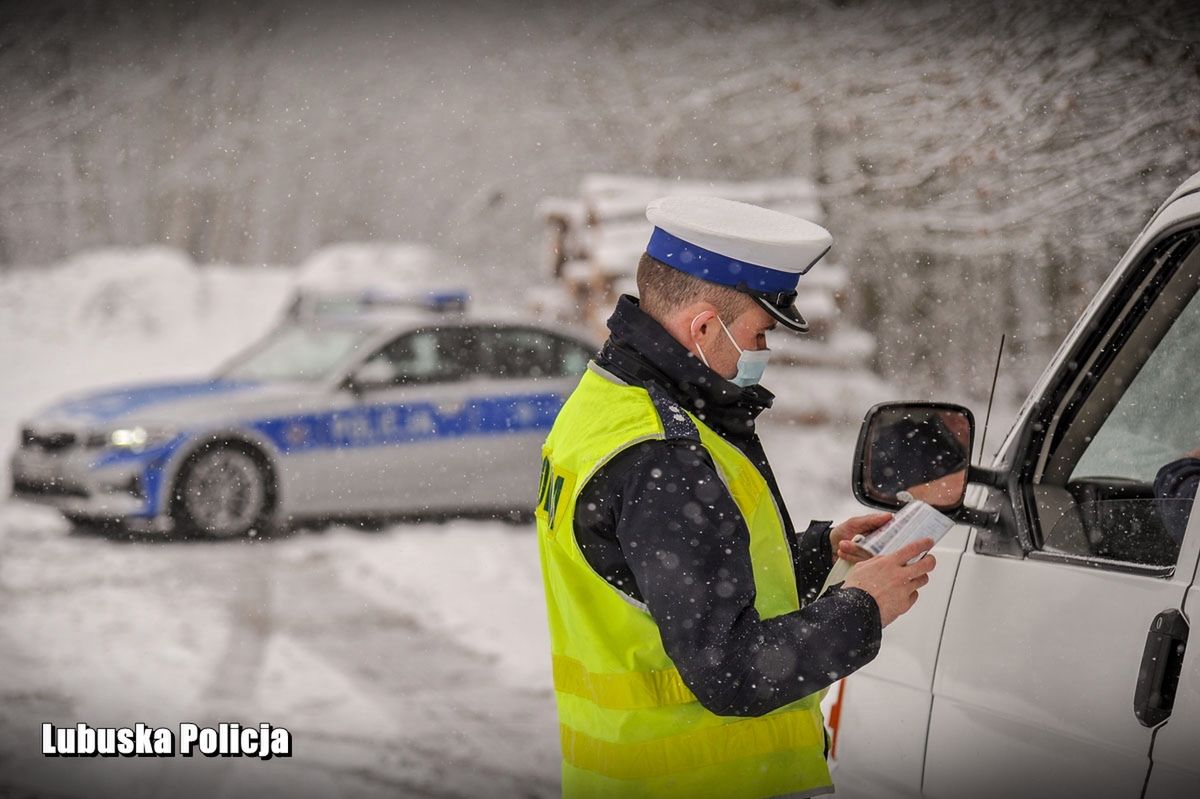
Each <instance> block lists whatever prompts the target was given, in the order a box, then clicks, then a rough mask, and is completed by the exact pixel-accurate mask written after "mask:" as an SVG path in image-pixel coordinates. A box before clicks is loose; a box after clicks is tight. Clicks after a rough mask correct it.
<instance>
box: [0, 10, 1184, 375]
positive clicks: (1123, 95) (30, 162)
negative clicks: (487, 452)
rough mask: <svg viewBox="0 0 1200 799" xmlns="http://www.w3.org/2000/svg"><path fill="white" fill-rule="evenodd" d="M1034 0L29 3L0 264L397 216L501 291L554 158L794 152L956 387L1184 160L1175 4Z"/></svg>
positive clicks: (211, 253)
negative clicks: (902, 0) (583, 4)
mask: <svg viewBox="0 0 1200 799" xmlns="http://www.w3.org/2000/svg"><path fill="white" fill-rule="evenodd" d="M1054 5H1055V4H1045V3H1036V2H1030V1H1029V0H1021V2H1014V3H1004V4H998V3H985V2H973V3H972V2H965V3H956V4H953V5H951V4H947V3H940V2H928V3H913V4H898V3H894V2H886V1H885V0H860V1H859V2H853V1H849V2H834V1H833V0H828V1H826V2H818V1H816V0H812V1H811V2H807V3H795V2H779V1H777V0H751V2H745V3H739V4H735V5H733V6H731V5H730V4H716V3H712V4H704V3H693V4H669V5H668V4H662V5H660V4H656V3H646V2H637V0H618V2H613V3H607V4H597V5H596V6H595V7H593V8H589V9H586V10H583V9H581V8H580V7H578V6H574V5H571V4H565V5H564V4H556V3H551V2H542V3H530V4H524V5H519V6H518V5H513V4H479V5H472V6H462V7H459V6H448V7H446V8H442V9H437V8H435V7H434V6H417V7H413V6H402V5H399V4H372V5H362V6H357V5H353V4H352V5H349V6H345V5H342V4H295V3H285V2H270V1H268V2H263V3H259V4H254V5H252V6H247V7H241V8H239V9H237V11H236V13H235V12H233V11H232V10H231V9H229V8H227V7H225V6H221V5H199V6H196V5H190V4H179V5H174V4H155V5H153V6H147V7H141V8H132V7H124V6H123V5H122V4H118V3H71V2H57V3H56V2H46V3H43V4H40V5H39V6H38V7H37V8H36V9H34V10H31V11H27V12H24V14H23V16H21V17H20V18H16V19H13V20H12V21H11V24H6V25H3V26H0V74H3V75H4V80H3V84H0V264H5V263H30V262H44V261H49V260H52V259H56V258H59V257H61V256H62V255H65V254H67V253H69V252H72V251H75V250H77V249H79V248H81V247H84V246H90V245H95V244H106V243H113V244H138V243H144V242H163V243H169V244H174V245H176V246H181V247H183V248H185V249H186V250H188V251H189V252H190V253H191V254H192V255H193V256H194V257H195V258H197V260H199V261H202V262H203V261H209V260H227V261H239V262H261V261H284V262H298V261H300V260H302V259H303V258H304V257H305V256H307V255H308V254H309V253H310V252H311V251H312V250H314V249H315V248H317V247H319V246H321V245H323V244H326V243H329V242H333V241H339V240H347V239H365V238H376V239H391V240H396V239H403V240H418V241H423V242H425V243H427V244H430V245H432V246H434V247H436V248H438V249H441V250H445V251H447V252H449V253H450V254H451V255H454V256H457V257H458V258H460V259H462V260H463V261H465V262H466V263H468V264H470V265H472V266H473V267H474V268H476V269H477V270H478V273H479V279H480V281H481V284H483V285H494V286H496V287H497V288H496V290H497V291H504V290H506V287H507V288H508V289H510V290H511V289H512V288H513V287H515V286H518V285H520V283H521V280H522V279H525V280H537V279H540V278H541V276H540V274H539V271H538V265H539V260H540V258H539V256H540V247H541V244H542V241H541V229H540V222H539V221H538V220H537V219H536V218H535V216H534V213H533V209H534V207H535V205H536V203H537V202H538V200H540V199H541V198H543V197H545V196H547V195H562V194H570V193H572V192H573V191H574V190H575V187H577V186H578V185H579V180H580V178H581V177H582V176H583V175H584V174H586V173H589V172H598V171H602V172H615V173H624V174H657V175H661V176H665V177H679V178H691V179H713V180H717V179H725V180H754V179H771V178H780V177H789V176H799V177H813V178H815V179H817V180H818V182H819V183H820V184H821V186H822V192H823V197H824V201H825V203H826V207H827V212H828V216H827V222H826V223H827V225H828V227H829V228H830V229H831V230H832V231H833V233H834V236H835V255H836V256H837V260H838V261H839V262H841V263H843V264H846V265H848V266H849V267H850V268H851V269H852V272H853V278H854V279H853V280H852V282H851V287H850V293H851V310H852V313H853V314H854V315H855V316H856V317H858V321H859V322H860V323H861V324H863V325H864V326H866V327H868V328H870V329H872V330H873V331H875V332H876V333H878V335H879V337H880V340H881V348H880V351H879V353H880V354H879V364H878V365H879V366H880V368H881V369H882V370H883V371H884V372H885V373H886V374H888V375H889V376H893V377H895V376H899V375H905V376H906V379H909V380H913V381H914V382H915V384H916V385H919V386H921V387H923V388H926V389H928V390H931V391H938V392H940V393H942V394H943V395H944V394H945V392H946V391H947V390H950V389H954V390H955V391H958V392H965V393H967V394H974V395H978V394H979V393H980V392H981V391H982V390H983V389H984V388H985V387H986V384H987V380H988V378H989V377H990V362H991V355H992V354H993V353H994V351H995V349H994V348H995V345H996V340H997V338H998V335H999V333H1000V332H1001V331H1008V332H1010V333H1014V334H1016V339H1015V340H1014V341H1013V345H1014V346H1013V349H1012V352H1013V353H1014V354H1016V355H1022V356H1025V357H1023V359H1022V360H1023V362H1025V363H1027V364H1031V365H1032V368H1031V371H1035V370H1036V367H1037V365H1038V362H1039V361H1040V360H1044V358H1045V355H1046V354H1048V351H1049V350H1050V349H1051V348H1052V345H1053V344H1054V343H1056V342H1057V340H1058V338H1059V337H1060V336H1061V334H1062V332H1063V331H1064V329H1065V328H1066V326H1067V325H1068V324H1069V322H1070V320H1071V319H1072V318H1073V317H1074V316H1075V315H1076V314H1077V313H1078V311H1079V310H1080V309H1081V308H1082V306H1083V304H1084V303H1085V302H1086V300H1087V298H1088V297H1089V296H1090V294H1091V293H1092V291H1093V290H1094V289H1095V287H1096V286H1097V285H1098V282H1099V280H1100V279H1101V278H1102V277H1103V275H1104V274H1105V273H1106V272H1107V271H1108V270H1109V269H1111V267H1112V265H1113V264H1114V263H1115V262H1116V259H1117V257H1118V256H1119V253H1120V250H1121V249H1122V247H1124V246H1125V245H1126V244H1127V243H1128V242H1129V241H1130V240H1131V239H1132V237H1133V235H1134V234H1135V233H1136V231H1137V229H1138V228H1139V227H1140V226H1141V224H1142V223H1143V222H1144V221H1145V219H1146V218H1147V216H1148V214H1149V213H1150V212H1151V211H1152V209H1153V207H1154V206H1155V205H1156V204H1157V203H1158V202H1160V201H1161V200H1162V199H1163V198H1164V197H1165V196H1166V194H1167V193H1168V192H1169V191H1170V189H1171V188H1172V187H1173V186H1174V185H1175V184H1176V183H1178V182H1179V181H1180V180H1182V179H1183V178H1184V177H1186V175H1187V174H1189V173H1191V172H1193V171H1195V170H1196V169H1200V155H1198V153H1197V149H1198V145H1200V72H1198V67H1197V64H1198V63H1200V51H1198V49H1197V43H1196V42H1197V40H1198V39H1200V20H1198V19H1197V12H1196V11H1194V10H1193V9H1194V8H1195V4H1183V3H1174V4H1163V3H1159V4H1155V3H1150V4H1141V5H1140V6H1139V7H1138V9H1137V11H1136V12H1134V11H1129V10H1125V7H1124V6H1122V5H1119V4H1116V3H1091V4H1085V5H1082V6H1078V5H1076V6H1074V7H1071V8H1069V9H1067V8H1063V9H1057V8H1055V7H1054ZM334 6H336V8H335V7H334ZM968 308H969V309H970V313H969V314H968V313H966V312H965V311H964V309H968ZM964 381H965V382H964ZM1022 382H1028V381H1027V380H1022V381H1018V385H1017V386H1016V389H1019V388H1020V387H1021V386H1020V385H1019V384H1020V383H1022Z"/></svg>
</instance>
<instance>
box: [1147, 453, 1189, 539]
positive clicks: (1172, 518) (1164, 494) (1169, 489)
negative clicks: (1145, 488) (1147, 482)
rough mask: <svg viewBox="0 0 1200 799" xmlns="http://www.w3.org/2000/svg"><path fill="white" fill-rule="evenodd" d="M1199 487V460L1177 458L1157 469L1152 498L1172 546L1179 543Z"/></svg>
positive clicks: (1185, 529)
mask: <svg viewBox="0 0 1200 799" xmlns="http://www.w3.org/2000/svg"><path fill="white" fill-rule="evenodd" d="M1198 485H1200V458H1190V457H1189V458H1180V459H1179V460H1176V461H1171V462H1170V463H1168V464H1167V465H1165V466H1163V467H1162V468H1161V469H1159V470H1158V474H1157V475H1156V476H1155V478H1154V499H1155V504H1156V505H1157V506H1158V515H1159V518H1161V519H1162V521H1163V526H1164V527H1166V529H1167V534H1168V535H1170V536H1171V539H1172V540H1173V541H1174V542H1175V543H1176V545H1179V544H1182V543H1183V535H1184V533H1185V532H1186V531H1187V524H1188V517H1189V516H1191V514H1192V503H1193V502H1195V500H1196V488H1197V486H1198Z"/></svg>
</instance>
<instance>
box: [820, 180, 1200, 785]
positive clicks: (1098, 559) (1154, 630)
mask: <svg viewBox="0 0 1200 799" xmlns="http://www.w3.org/2000/svg"><path fill="white" fill-rule="evenodd" d="M1198 398H1200V174H1196V175H1194V176H1193V177H1192V178H1191V179H1189V180H1188V181H1186V182H1185V183H1184V184H1183V185H1181V186H1180V187H1179V188H1178V189H1176V191H1175V192H1174V193H1173V194H1172V195H1171V196H1170V197H1169V198H1168V200H1167V202H1165V203H1164V204H1163V205H1162V206H1161V207H1160V208H1159V209H1158V211H1157V213H1156V214H1155V215H1154V216H1153V217H1152V218H1151V220H1150V221H1149V223H1147V225H1146V227H1145V228H1144V229H1143V230H1142V232H1141V233H1140V234H1139V236H1138V237H1137V239H1136V240H1135V241H1134V243H1133V245H1132V246H1131V247H1130V249H1129V250H1128V252H1126V254H1125V256H1124V257H1123V258H1122V260H1121V261H1120V263H1118V264H1117V266H1116V268H1115V270H1114V271H1113V273H1112V274H1111V276H1110V277H1109V278H1108V280H1107V282H1106V283H1105V284H1104V285H1103V286H1102V287H1101V289H1100V292H1099V293H1098V294H1097V296H1096V297H1095V299H1094V300H1093V301H1092V303H1091V304H1090V305H1089V306H1088V308H1087V309H1086V310H1085V311H1084V314H1083V316H1082V318H1081V319H1080V320H1079V322H1078V323H1077V324H1076V326H1075V328H1074V330H1073V331H1072V332H1071V334H1070V335H1069V336H1068V338H1067V339H1066V340H1065V341H1064V342H1063V344H1062V346H1061V347H1060V348H1059V351H1058V353H1057V355H1056V356H1055V357H1054V358H1053V360H1052V361H1051V363H1050V365H1049V367H1048V368H1047V369H1046V371H1045V372H1044V374H1043V375H1042V377H1041V378H1040V380H1039V381H1038V383H1037V384H1036V385H1035V387H1034V389H1033V391H1032V393H1031V394H1030V395H1029V398H1028V399H1027V400H1026V402H1025V404H1024V406H1023V407H1022V409H1021V411H1020V414H1019V416H1018V418H1017V421H1016V423H1015V425H1014V426H1013V428H1012V431H1011V432H1010V433H1009V435H1008V437H1007V438H1006V440H1005V441H1004V443H1003V444H1002V445H1001V447H1000V449H999V452H998V454H997V455H996V457H995V459H994V460H993V461H992V462H991V463H990V464H989V465H987V466H986V468H985V467H980V466H974V465H971V466H966V463H967V461H966V459H967V458H968V457H969V455H970V452H971V449H972V444H971V440H972V436H973V424H974V423H973V420H972V419H971V416H970V414H969V413H968V412H967V411H966V410H965V409H962V408H956V407H954V406H949V405H944V404H943V405H937V404H931V403H893V404H888V405H883V406H880V407H877V408H875V409H873V410H872V411H871V412H870V413H869V414H868V416H867V419H866V420H865V421H864V425H863V432H862V435H861V438H860V447H859V455H858V457H857V458H856V461H855V478H854V486H855V492H856V494H857V496H858V497H859V498H860V499H862V500H863V501H864V502H866V503H867V504H870V505H874V506H876V507H880V508H888V509H896V508H898V507H899V501H898V500H899V499H903V497H899V496H898V493H899V492H898V491H897V488H900V489H907V490H908V492H909V493H910V494H913V495H914V496H917V495H919V496H918V498H920V496H923V497H926V498H927V499H928V500H929V501H930V502H932V503H936V504H938V505H941V506H942V507H943V508H944V509H945V510H946V512H947V513H948V514H950V515H951V516H952V518H954V519H956V520H957V521H958V522H959V524H958V526H957V527H955V528H954V529H953V530H951V531H950V532H949V533H948V534H947V535H946V536H945V537H944V538H942V539H941V541H940V542H939V543H938V545H937V546H936V547H935V549H934V552H935V553H936V556H937V561H938V565H937V568H936V569H935V570H934V571H933V573H932V574H931V580H930V582H929V584H928V585H927V586H926V587H925V588H924V589H923V590H922V591H921V596H920V599H919V601H918V602H917V603H916V605H915V606H914V607H913V609H912V610H911V611H910V612H909V613H907V614H906V615H904V616H903V617H901V618H900V619H899V620H897V621H896V622H895V623H894V624H892V625H890V626H889V627H888V629H887V630H886V631H885V633H884V637H883V646H882V649H881V651H880V653H879V655H878V657H877V658H876V659H875V660H874V661H873V662H871V663H870V664H868V666H867V667H865V668H864V669H862V670H861V671H859V672H857V673H855V674H854V675H852V676H851V677H850V678H849V679H847V680H846V681H845V683H844V684H843V686H842V693H841V696H840V698H839V700H838V702H837V703H836V704H835V706H834V708H833V711H832V712H831V714H830V718H831V722H832V723H833V724H834V725H835V726H836V732H835V736H834V742H833V753H834V754H835V756H836V760H837V766H836V770H835V772H834V780H835V783H836V784H837V786H838V795H839V796H851V797H858V796H861V797H879V796H896V797H905V796H907V797H917V796H923V797H962V796H971V797H1012V796H1023V797H1033V798H1037V797H1066V796H1089V797H1118V796H1120V797H1145V798H1146V799H1174V797H1195V796H1200V758H1197V753H1198V752H1200V749H1198V742H1200V647H1198V646H1197V645H1196V644H1189V643H1188V632H1189V627H1190V621H1189V620H1190V618H1192V617H1193V616H1195V615H1196V614H1197V613H1200V582H1198V581H1197V568H1198V565H1200V511H1197V510H1196V508H1195V501H1194V500H1195V492H1196V485H1197V483H1196V475H1197V474H1198V473H1200V459H1197V457H1196V456H1197V455H1200V452H1198V451H1197V450H1198V449H1200V401H1198ZM903 419H907V420H908V422H907V423H908V424H911V423H913V422H915V423H918V424H925V425H926V426H929V425H930V424H933V423H934V422H936V423H937V424H938V425H944V426H946V427H947V428H949V429H952V430H957V431H959V434H958V435H959V438H960V447H961V452H959V453H958V455H959V457H957V458H955V459H953V460H954V461H955V462H956V463H958V464H959V465H958V466H953V467H951V468H950V469H937V468H918V467H921V464H913V463H911V461H912V460H913V458H911V457H910V458H905V457H903V455H904V453H902V452H899V451H897V450H898V448H900V447H902V446H904V445H903V443H902V442H901V439H899V438H897V437H896V436H894V435H888V434H887V430H888V428H889V427H892V426H895V425H896V424H898V423H899V422H900V420H903ZM878 462H883V463H886V464H899V465H901V466H902V467H903V469H905V470H907V471H908V473H910V474H911V475H912V479H911V480H902V481H900V482H901V483H903V485H893V486H888V485H885V482H886V481H883V480H879V479H876V478H875V477H873V476H872V471H873V469H872V466H871V465H872V464H874V463H878ZM925 466H929V467H932V466H934V465H933V464H925ZM964 467H965V468H964ZM955 469H957V471H954V470H955ZM1188 473H1190V474H1191V478H1190V479H1186V480H1185V479H1177V477H1178V475H1182V474H1188ZM891 476H892V475H889V477H891ZM1164 476H1165V478H1164Z"/></svg>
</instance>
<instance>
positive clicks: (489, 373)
mask: <svg viewBox="0 0 1200 799" xmlns="http://www.w3.org/2000/svg"><path fill="white" fill-rule="evenodd" d="M478 327H479V334H480V335H479V337H478V338H477V339H476V342H477V344H476V346H477V348H478V349H479V351H480V353H481V354H483V360H482V362H481V365H482V366H483V368H484V369H485V370H486V371H485V372H484V373H483V376H484V377H485V378H486V379H488V380H497V381H501V382H515V381H521V380H526V381H527V380H535V381H551V380H567V379H569V378H571V377H573V376H575V375H568V374H552V375H543V376H541V377H534V376H532V375H521V376H518V377H509V376H507V375H502V374H500V373H499V372H498V370H497V369H496V368H495V366H496V361H495V358H494V356H493V352H492V350H491V349H490V348H488V347H485V346H484V344H483V335H484V334H488V333H494V334H496V335H498V336H500V335H503V334H504V333H506V332H517V333H521V332H527V333H537V334H539V335H542V336H545V337H547V338H549V339H550V340H551V341H552V342H553V344H554V349H553V355H552V357H553V358H554V361H555V362H556V363H558V364H559V365H560V366H561V365H562V363H563V358H564V355H565V348H566V347H568V346H570V347H578V348H579V349H588V345H587V344H585V343H584V342H582V341H579V340H577V339H575V338H573V337H571V336H566V335H563V334H562V333H559V332H558V331H556V330H550V329H548V328H545V327H538V326H537V325H528V324H525V325H523V324H514V323H501V324H494V325H479V326H478ZM594 354H595V353H594V352H593V353H592V355H594ZM590 358H591V355H589V360H590ZM581 374H582V373H581Z"/></svg>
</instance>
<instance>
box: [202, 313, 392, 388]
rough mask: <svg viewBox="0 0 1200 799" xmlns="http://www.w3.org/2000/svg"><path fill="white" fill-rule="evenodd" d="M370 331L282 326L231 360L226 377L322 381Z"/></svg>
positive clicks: (225, 371)
mask: <svg viewBox="0 0 1200 799" xmlns="http://www.w3.org/2000/svg"><path fill="white" fill-rule="evenodd" d="M370 335H371V332H370V331H369V330H358V329H355V328H351V327H317V326H308V325H285V326H284V327H280V328H277V329H276V330H275V331H273V332H272V333H271V334H270V335H268V336H267V337H266V338H265V339H263V340H262V341H260V342H259V343H258V344H256V345H254V346H253V347H251V348H250V349H249V350H247V351H246V352H244V353H243V354H242V355H240V356H238V357H237V358H235V359H234V361H233V363H232V364H230V365H229V366H227V367H226V368H225V369H224V370H223V371H222V373H221V376H222V377H224V378H226V379H229V380H321V379H322V378H325V377H328V376H329V375H330V374H331V373H332V372H333V371H334V370H335V369H337V368H338V366H340V365H341V364H342V363H344V362H345V360H346V358H347V357H348V356H349V355H350V354H351V353H353V352H354V351H355V350H356V349H357V348H358V347H359V345H360V344H362V342H363V341H365V340H366V339H367V338H368V337H369V336H370Z"/></svg>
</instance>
